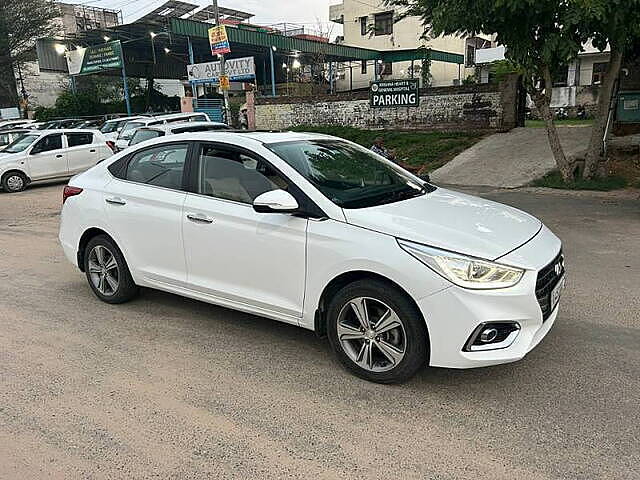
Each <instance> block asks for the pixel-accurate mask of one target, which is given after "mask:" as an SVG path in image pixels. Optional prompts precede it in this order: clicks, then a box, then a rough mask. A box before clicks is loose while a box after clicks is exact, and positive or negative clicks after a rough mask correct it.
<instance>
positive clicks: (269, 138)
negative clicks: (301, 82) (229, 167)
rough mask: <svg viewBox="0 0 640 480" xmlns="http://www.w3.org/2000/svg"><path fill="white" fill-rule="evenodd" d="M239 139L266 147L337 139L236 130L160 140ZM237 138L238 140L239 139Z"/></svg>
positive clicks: (319, 135) (304, 134)
mask: <svg viewBox="0 0 640 480" xmlns="http://www.w3.org/2000/svg"><path fill="white" fill-rule="evenodd" d="M236 135H237V136H238V137H239V138H249V139H251V140H255V141H256V142H258V143H262V144H265V145H270V144H274V143H282V142H295V141H304V140H320V139H335V138H336V137H332V136H330V135H323V134H320V133H305V132H250V131H246V130H234V131H228V130H227V131H224V130H220V131H211V132H187V133H180V134H178V135H173V136H169V137H163V139H162V140H160V142H161V143H164V141H167V142H170V141H175V139H176V138H184V139H189V140H196V141H203V142H204V141H212V140H229V139H233V138H234V137H235V136H236ZM238 137H236V138H238Z"/></svg>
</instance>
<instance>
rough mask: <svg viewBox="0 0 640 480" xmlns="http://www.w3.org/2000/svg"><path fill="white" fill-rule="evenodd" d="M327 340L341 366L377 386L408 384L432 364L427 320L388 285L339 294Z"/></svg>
mask: <svg viewBox="0 0 640 480" xmlns="http://www.w3.org/2000/svg"><path fill="white" fill-rule="evenodd" d="M327 334H328V337H329V342H330V343H331V346H332V347H333V349H334V351H335V353H336V355H337V357H338V359H339V360H340V362H341V363H342V364H343V365H344V366H345V367H346V368H347V369H348V370H350V371H351V372H353V373H355V374H356V375H357V376H359V377H361V378H364V379H366V380H369V381H372V382H377V383H398V382H402V381H405V380H407V379H409V378H411V377H412V376H413V375H415V374H416V373H417V372H418V370H420V369H421V368H424V367H425V366H426V364H427V361H428V356H429V345H428V335H427V329H426V326H425V323H424V319H423V318H422V315H421V314H420V312H419V311H418V309H417V308H416V306H415V305H414V304H413V302H412V301H411V300H410V299H409V298H407V296H406V294H405V293H404V292H402V291H400V290H399V289H397V288H395V287H394V286H393V285H391V284H387V283H385V282H380V281H377V280H364V281H358V282H355V283H352V284H350V285H348V286H346V287H345V288H343V289H342V290H341V291H340V292H338V294H337V295H336V296H335V297H334V299H333V300H332V301H331V304H330V305H329V309H328V312H327Z"/></svg>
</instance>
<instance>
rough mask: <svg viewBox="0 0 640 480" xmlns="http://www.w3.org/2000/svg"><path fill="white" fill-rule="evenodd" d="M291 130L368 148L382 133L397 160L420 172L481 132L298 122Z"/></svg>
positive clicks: (467, 144) (463, 147) (445, 159)
mask: <svg viewBox="0 0 640 480" xmlns="http://www.w3.org/2000/svg"><path fill="white" fill-rule="evenodd" d="M293 130H294V131H297V132H314V133H323V134H326V135H333V136H335V137H340V138H344V139H345V140H350V141H352V142H355V143H357V144H359V145H362V146H363V147H366V148H370V147H371V145H373V141H374V140H375V139H376V138H377V137H382V138H384V140H385V144H386V147H387V148H388V149H389V150H394V151H395V153H396V156H397V158H398V159H399V160H401V161H403V162H405V163H407V164H409V165H411V166H412V167H414V168H416V170H420V171H421V172H424V173H427V172H431V171H433V170H435V169H437V168H439V167H441V166H442V165H444V164H445V163H447V162H448V161H449V160H451V159H453V157H455V156H456V155H457V154H458V153H460V152H462V151H464V150H466V149H467V148H469V147H471V146H472V145H473V144H475V143H476V142H477V141H478V140H480V139H481V138H482V135H483V134H482V133H478V132H405V131H403V132H399V131H393V130H364V129H360V128H353V127H340V126H326V127H310V126H302V127H297V128H294V129H293Z"/></svg>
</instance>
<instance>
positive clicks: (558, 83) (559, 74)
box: [551, 65, 569, 87]
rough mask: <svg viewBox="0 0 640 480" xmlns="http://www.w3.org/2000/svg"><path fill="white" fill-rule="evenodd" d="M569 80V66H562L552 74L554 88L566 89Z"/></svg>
mask: <svg viewBox="0 0 640 480" xmlns="http://www.w3.org/2000/svg"><path fill="white" fill-rule="evenodd" d="M568 79H569V65H562V66H560V67H559V68H558V69H557V70H556V71H554V72H553V74H552V79H551V80H552V81H553V86H554V87H566V86H567V81H568Z"/></svg>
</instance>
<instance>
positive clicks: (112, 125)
mask: <svg viewBox="0 0 640 480" xmlns="http://www.w3.org/2000/svg"><path fill="white" fill-rule="evenodd" d="M140 118H149V117H143V116H142V115H137V116H133V117H121V118H114V119H111V120H107V121H106V122H104V125H102V127H101V128H100V132H102V134H103V135H104V138H106V139H107V142H112V143H113V145H114V146H115V144H116V140H117V139H118V134H119V133H120V130H122V127H124V126H125V125H126V124H127V123H129V122H131V121H133V120H138V119H140Z"/></svg>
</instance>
